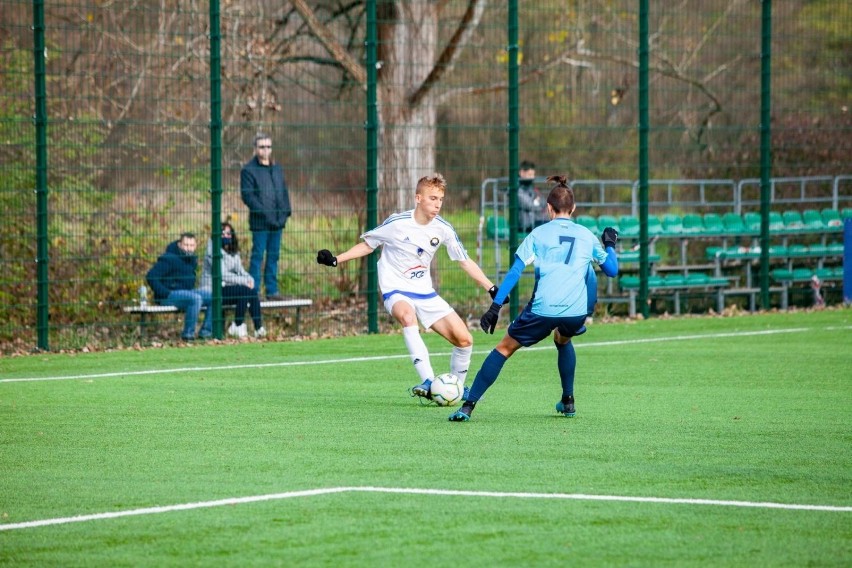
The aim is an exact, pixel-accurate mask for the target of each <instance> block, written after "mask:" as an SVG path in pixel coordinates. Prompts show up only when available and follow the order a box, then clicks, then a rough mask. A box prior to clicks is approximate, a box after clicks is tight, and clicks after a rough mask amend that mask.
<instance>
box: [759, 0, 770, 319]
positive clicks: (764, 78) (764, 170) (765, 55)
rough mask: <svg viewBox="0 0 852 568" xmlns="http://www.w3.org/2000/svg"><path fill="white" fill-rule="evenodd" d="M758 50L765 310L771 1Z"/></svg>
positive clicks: (764, 294)
mask: <svg viewBox="0 0 852 568" xmlns="http://www.w3.org/2000/svg"><path fill="white" fill-rule="evenodd" d="M760 27H761V38H762V41H761V47H760V305H761V307H762V308H763V309H764V310H768V309H769V205H770V201H771V195H772V185H771V181H770V178H771V177H772V154H771V151H772V136H771V128H770V126H771V125H770V121H771V120H772V118H771V115H770V103H771V101H772V90H771V89H772V84H771V83H772V81H771V74H772V73H771V72H772V66H771V63H772V0H763V17H762V18H761V26H760Z"/></svg>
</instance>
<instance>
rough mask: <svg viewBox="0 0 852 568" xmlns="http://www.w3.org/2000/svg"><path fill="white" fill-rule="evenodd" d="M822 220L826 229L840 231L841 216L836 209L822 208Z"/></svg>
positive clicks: (841, 224)
mask: <svg viewBox="0 0 852 568" xmlns="http://www.w3.org/2000/svg"><path fill="white" fill-rule="evenodd" d="M822 222H823V223H824V224H825V228H826V230H828V231H842V230H843V218H842V217H841V216H840V211H838V210H837V209H823V210H822Z"/></svg>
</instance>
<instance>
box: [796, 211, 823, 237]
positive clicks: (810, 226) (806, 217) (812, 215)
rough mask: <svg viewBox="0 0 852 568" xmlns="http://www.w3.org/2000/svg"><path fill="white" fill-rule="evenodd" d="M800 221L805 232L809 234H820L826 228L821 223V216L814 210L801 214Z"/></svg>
mask: <svg viewBox="0 0 852 568" xmlns="http://www.w3.org/2000/svg"><path fill="white" fill-rule="evenodd" d="M802 221H803V222H804V223H805V230H807V231H810V232H815V233H821V232H823V231H825V230H826V228H827V227H826V226H825V223H823V221H822V215H821V214H820V212H819V211H817V210H816V209H808V210H807V211H805V212H804V213H802Z"/></svg>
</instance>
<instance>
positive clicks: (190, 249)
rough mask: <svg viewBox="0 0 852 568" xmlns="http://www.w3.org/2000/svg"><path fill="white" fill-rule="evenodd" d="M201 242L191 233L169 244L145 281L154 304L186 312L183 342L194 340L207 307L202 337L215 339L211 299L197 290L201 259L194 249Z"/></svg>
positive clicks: (201, 332) (199, 334) (205, 293)
mask: <svg viewBox="0 0 852 568" xmlns="http://www.w3.org/2000/svg"><path fill="white" fill-rule="evenodd" d="M197 246H198V241H197V240H196V238H195V235H193V234H192V233H183V234H181V236H180V239H178V240H176V241H174V242H172V243H169V245H168V246H167V247H166V252H165V253H163V254H162V255H160V257H159V258H158V259H157V262H156V263H155V264H154V266H153V267H151V270H149V271H148V274H147V276H146V280H147V281H148V285H149V286H150V287H151V289H152V290H153V291H154V300H156V302H157V303H158V304H160V305H162V306H175V307H176V308H178V309H179V310H183V311H185V312H186V318H185V319H184V324H183V332H182V333H181V339H183V340H184V341H192V340H193V339H195V326H196V325H197V324H198V316H199V314H200V313H201V308H202V306H206V307H207V312H206V314H205V316H204V324H203V325H202V327H201V331H200V332H199V333H198V336H199V337H202V338H207V337H210V336H211V335H213V333H212V327H213V319H212V318H211V317H210V304H211V300H212V296H211V294H210V292H205V291H202V290H198V289H196V288H195V271H196V268H197V267H198V257H197V256H196V255H195V249H196V247H197Z"/></svg>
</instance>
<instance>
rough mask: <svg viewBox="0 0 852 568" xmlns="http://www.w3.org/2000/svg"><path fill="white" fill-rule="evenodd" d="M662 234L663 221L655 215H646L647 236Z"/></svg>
mask: <svg viewBox="0 0 852 568" xmlns="http://www.w3.org/2000/svg"><path fill="white" fill-rule="evenodd" d="M662 234H663V223H662V221H660V218H659V217H657V216H656V215H648V236H649V237H659V236H660V235H662Z"/></svg>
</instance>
